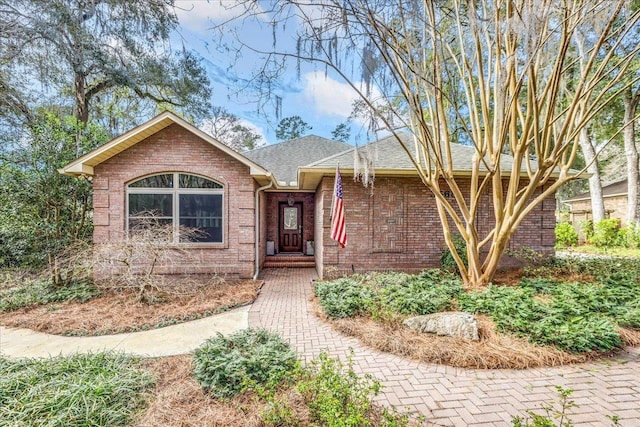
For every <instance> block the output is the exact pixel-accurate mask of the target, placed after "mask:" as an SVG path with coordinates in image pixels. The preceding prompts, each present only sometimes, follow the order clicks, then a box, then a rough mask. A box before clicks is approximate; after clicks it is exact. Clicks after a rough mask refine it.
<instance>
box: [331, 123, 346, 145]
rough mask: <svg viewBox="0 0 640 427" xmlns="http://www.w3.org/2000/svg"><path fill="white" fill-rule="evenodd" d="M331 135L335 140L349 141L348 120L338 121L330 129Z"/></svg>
mask: <svg viewBox="0 0 640 427" xmlns="http://www.w3.org/2000/svg"><path fill="white" fill-rule="evenodd" d="M331 137H332V138H333V139H335V140H336V141H342V142H344V143H346V142H349V138H351V126H350V125H349V123H348V122H345V123H340V124H339V125H338V126H336V128H335V129H334V130H332V131H331Z"/></svg>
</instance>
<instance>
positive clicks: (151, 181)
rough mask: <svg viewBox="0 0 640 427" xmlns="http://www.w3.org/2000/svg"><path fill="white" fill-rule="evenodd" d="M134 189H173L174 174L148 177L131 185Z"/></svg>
mask: <svg viewBox="0 0 640 427" xmlns="http://www.w3.org/2000/svg"><path fill="white" fill-rule="evenodd" d="M129 187H132V188H173V174H172V173H165V174H161V175H153V176H148V177H146V178H142V179H139V180H137V181H135V182H132V183H131V184H129Z"/></svg>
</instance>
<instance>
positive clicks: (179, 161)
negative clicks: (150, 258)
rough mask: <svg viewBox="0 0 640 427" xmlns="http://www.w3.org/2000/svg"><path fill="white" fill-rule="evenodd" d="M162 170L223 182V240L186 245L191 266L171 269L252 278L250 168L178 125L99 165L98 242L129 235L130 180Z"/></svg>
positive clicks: (96, 191)
mask: <svg viewBox="0 0 640 427" xmlns="http://www.w3.org/2000/svg"><path fill="white" fill-rule="evenodd" d="M161 172H185V173H194V174H198V175H203V176H205V177H208V178H211V179H214V180H216V181H218V182H220V183H221V184H223V185H224V209H225V229H224V236H225V237H224V243H223V244H213V245H212V244H195V245H192V246H190V245H185V247H187V248H188V249H189V251H190V252H191V255H193V256H192V257H190V259H191V260H190V262H189V264H188V265H187V264H182V265H181V264H174V265H172V266H171V267H168V270H167V271H168V272H170V273H222V274H231V275H237V276H240V277H250V276H252V274H253V270H254V259H255V247H254V241H255V233H254V232H255V226H254V221H255V217H254V190H255V189H256V183H255V181H254V180H253V178H251V176H250V175H249V168H248V167H247V166H245V165H243V164H242V163H240V162H238V161H237V160H235V159H234V158H232V157H230V156H228V155H226V154H225V153H223V152H222V151H220V150H218V149H216V148H214V147H213V146H212V145H211V144H209V143H207V142H206V141H203V140H202V139H200V138H198V137H197V136H195V135H193V134H192V133H190V132H188V131H186V130H185V129H184V128H182V127H181V126H179V125H171V126H169V127H167V128H165V129H163V130H161V131H159V132H158V133H156V134H154V135H151V136H149V137H148V138H147V139H145V140H143V141H141V142H139V143H138V144H136V145H134V146H132V147H131V148H129V149H127V150H125V151H123V152H122V153H120V154H118V155H116V156H114V157H112V158H111V159H109V160H107V161H105V162H103V163H101V164H100V165H98V166H96V167H95V176H94V179H93V190H94V227H95V228H94V241H95V242H96V243H100V242H104V241H107V240H108V239H122V238H123V237H124V233H125V224H126V212H125V206H126V203H125V197H126V192H125V187H126V185H127V183H129V182H131V181H133V180H135V179H137V178H139V177H142V176H144V175H149V174H155V173H161ZM193 260H196V261H193Z"/></svg>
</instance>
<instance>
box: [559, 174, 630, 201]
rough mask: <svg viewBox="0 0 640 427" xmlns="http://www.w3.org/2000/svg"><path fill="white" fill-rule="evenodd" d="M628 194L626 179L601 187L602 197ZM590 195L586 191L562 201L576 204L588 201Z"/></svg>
mask: <svg viewBox="0 0 640 427" xmlns="http://www.w3.org/2000/svg"><path fill="white" fill-rule="evenodd" d="M628 193H629V185H628V181H627V180H626V179H623V180H622V181H618V182H614V183H613V184H609V185H606V186H604V187H602V197H616V196H627V195H628ZM590 199H591V193H590V192H588V191H586V192H584V193H580V194H577V195H575V196H573V197H572V198H570V199H567V200H564V201H563V203H571V202H578V201H582V200H590Z"/></svg>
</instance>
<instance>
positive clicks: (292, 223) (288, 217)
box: [283, 208, 298, 230]
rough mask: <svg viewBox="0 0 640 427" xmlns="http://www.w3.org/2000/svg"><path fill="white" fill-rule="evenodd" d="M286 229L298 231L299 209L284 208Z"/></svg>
mask: <svg viewBox="0 0 640 427" xmlns="http://www.w3.org/2000/svg"><path fill="white" fill-rule="evenodd" d="M283 226H284V229H285V230H297V229H298V208H284V224H283Z"/></svg>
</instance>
